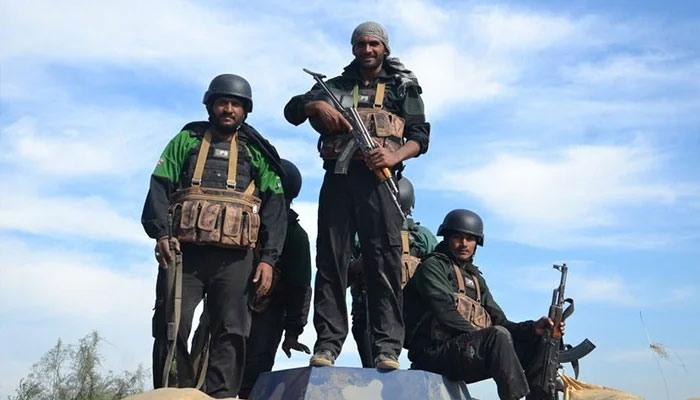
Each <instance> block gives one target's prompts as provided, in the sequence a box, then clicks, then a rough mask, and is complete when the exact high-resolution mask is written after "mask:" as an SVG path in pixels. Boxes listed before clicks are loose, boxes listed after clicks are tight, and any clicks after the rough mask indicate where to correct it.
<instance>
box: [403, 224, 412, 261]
mask: <svg viewBox="0 0 700 400" xmlns="http://www.w3.org/2000/svg"><path fill="white" fill-rule="evenodd" d="M401 253H402V254H403V255H410V254H411V244H410V242H409V240H408V231H406V230H403V229H402V230H401Z"/></svg>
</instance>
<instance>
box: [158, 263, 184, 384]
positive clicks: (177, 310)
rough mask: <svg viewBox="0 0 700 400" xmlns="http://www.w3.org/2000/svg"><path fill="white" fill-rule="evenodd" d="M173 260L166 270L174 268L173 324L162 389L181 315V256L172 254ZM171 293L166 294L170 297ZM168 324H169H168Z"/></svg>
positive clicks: (167, 375) (165, 381)
mask: <svg viewBox="0 0 700 400" xmlns="http://www.w3.org/2000/svg"><path fill="white" fill-rule="evenodd" d="M174 257H175V260H174V262H173V263H172V264H171V265H170V266H169V267H168V268H173V267H174V268H175V277H174V278H175V279H174V281H175V282H174V291H175V293H174V296H173V299H172V301H173V322H172V324H173V325H172V327H171V329H170V330H171V332H168V342H169V343H168V346H169V348H168V356H167V357H166V359H165V365H164V366H163V380H162V382H163V387H168V381H169V380H170V370H171V369H172V365H173V360H174V359H175V349H176V347H177V335H178V333H179V328H180V314H181V313H182V256H181V255H179V254H174ZM170 295H171V293H168V296H170ZM168 324H170V323H168Z"/></svg>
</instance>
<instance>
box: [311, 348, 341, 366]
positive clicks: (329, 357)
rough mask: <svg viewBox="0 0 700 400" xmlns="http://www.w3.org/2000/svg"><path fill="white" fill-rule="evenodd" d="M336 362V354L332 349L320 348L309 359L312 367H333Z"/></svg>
mask: <svg viewBox="0 0 700 400" xmlns="http://www.w3.org/2000/svg"><path fill="white" fill-rule="evenodd" d="M333 364H335V356H334V355H333V353H331V351H330V350H319V351H317V352H315V353H314V355H313V356H312V357H311V360H310V361H309V365H311V366H312V367H332V366H333Z"/></svg>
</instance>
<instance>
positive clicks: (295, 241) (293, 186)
mask: <svg viewBox="0 0 700 400" xmlns="http://www.w3.org/2000/svg"><path fill="white" fill-rule="evenodd" d="M282 169H283V171H284V176H283V177H282V187H283V188H284V197H285V199H286V201H287V210H288V211H287V213H288V218H287V237H286V239H285V241H284V248H283V250H282V255H281V256H280V259H279V262H278V263H277V266H276V267H275V278H274V279H273V287H272V288H271V289H270V291H269V292H268V293H267V294H266V295H263V296H259V297H258V298H257V299H256V301H255V302H254V303H253V324H252V327H251V329H250V337H248V342H247V344H248V348H247V349H246V350H247V354H246V362H245V372H244V373H243V383H242V384H241V390H240V392H239V396H240V397H241V398H247V397H248V395H249V394H250V391H251V390H252V389H253V386H254V385H255V381H256V380H257V379H258V376H260V374H261V373H263V372H267V371H271V370H272V366H273V365H274V363H275V355H276V354H277V347H278V346H279V344H280V340H281V339H282V332H284V341H283V342H282V351H284V352H285V354H286V355H287V357H291V355H292V354H291V350H296V351H303V352H305V353H309V352H310V350H309V348H308V347H306V345H304V344H302V343H300V342H299V335H301V334H302V332H303V331H304V326H306V321H307V317H308V315H309V307H310V305H311V286H310V283H311V254H310V246H309V236H308V235H307V234H306V231H305V230H304V228H302V227H301V225H300V224H299V214H297V213H296V212H295V211H294V210H293V209H292V208H291V204H292V200H294V199H295V198H296V197H297V195H299V191H300V190H301V181H302V179H301V173H299V169H297V167H296V166H295V165H294V164H293V163H292V162H290V161H288V160H284V159H283V160H282Z"/></svg>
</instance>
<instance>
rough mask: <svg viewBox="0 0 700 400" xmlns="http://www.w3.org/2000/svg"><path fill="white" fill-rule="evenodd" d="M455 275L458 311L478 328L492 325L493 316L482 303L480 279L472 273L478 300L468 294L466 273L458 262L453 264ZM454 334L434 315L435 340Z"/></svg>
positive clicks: (433, 332) (431, 331) (455, 295)
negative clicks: (464, 273) (465, 281)
mask: <svg viewBox="0 0 700 400" xmlns="http://www.w3.org/2000/svg"><path fill="white" fill-rule="evenodd" d="M452 268H453V270H454V276H455V279H456V280H457V292H456V293H452V298H453V300H454V305H455V308H456V309H457V312H459V314H460V315H461V316H462V318H464V320H465V321H468V322H470V323H471V324H472V325H474V327H475V328H476V329H484V328H488V327H490V326H491V316H490V315H489V313H488V312H486V309H485V308H484V307H483V306H482V305H481V288H480V287H479V279H478V278H477V276H476V275H475V274H470V275H471V279H472V282H473V284H474V290H475V291H476V300H475V299H472V298H471V297H469V296H468V295H467V290H466V285H465V284H464V275H463V274H462V270H461V269H459V267H458V266H457V265H456V264H452ZM452 336H454V335H453V334H452V333H450V331H449V330H447V329H446V328H445V327H444V326H443V325H442V324H441V323H440V321H438V319H437V318H435V317H433V320H432V322H431V326H430V337H431V339H433V340H436V341H440V342H444V341H445V340H448V339H450V338H452Z"/></svg>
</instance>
